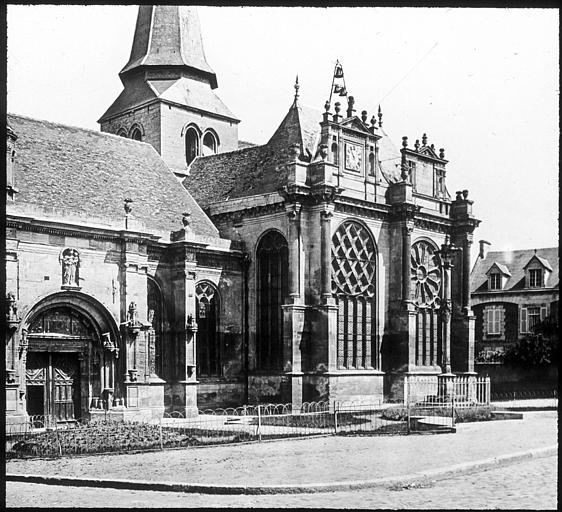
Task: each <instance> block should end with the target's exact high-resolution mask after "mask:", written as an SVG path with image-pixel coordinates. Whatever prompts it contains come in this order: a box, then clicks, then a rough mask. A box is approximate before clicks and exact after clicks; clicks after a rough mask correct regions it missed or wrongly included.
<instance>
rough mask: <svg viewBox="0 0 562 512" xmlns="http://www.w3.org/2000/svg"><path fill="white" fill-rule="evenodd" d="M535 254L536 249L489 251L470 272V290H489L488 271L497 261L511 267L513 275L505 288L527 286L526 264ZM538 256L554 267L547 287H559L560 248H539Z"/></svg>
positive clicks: (514, 288)
mask: <svg viewBox="0 0 562 512" xmlns="http://www.w3.org/2000/svg"><path fill="white" fill-rule="evenodd" d="M533 256H535V250H534V249H522V250H517V251H489V252H488V253H487V254H486V257H485V258H484V259H481V258H478V259H477V260H476V263H475V264H474V268H473V269H472V272H471V274H470V290H471V291H472V292H486V291H488V276H487V275H486V272H488V270H490V267H491V266H492V265H493V264H494V263H496V264H497V265H498V266H500V265H502V266H505V267H507V269H509V272H510V274H511V277H509V278H508V280H507V282H506V284H505V287H504V291H505V290H519V289H523V288H524V286H525V270H524V268H525V266H526V265H527V263H528V262H529V260H531V258H533ZM537 257H538V258H539V259H542V260H546V262H547V263H548V264H549V265H550V267H551V268H552V273H551V274H550V276H549V277H548V283H547V288H558V283H559V263H558V248H557V247H549V248H546V249H537Z"/></svg>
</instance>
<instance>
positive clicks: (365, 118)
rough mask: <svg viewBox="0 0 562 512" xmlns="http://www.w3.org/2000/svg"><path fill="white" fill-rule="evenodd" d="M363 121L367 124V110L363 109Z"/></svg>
mask: <svg viewBox="0 0 562 512" xmlns="http://www.w3.org/2000/svg"><path fill="white" fill-rule="evenodd" d="M361 121H363V122H364V123H365V124H367V111H366V110H363V111H362V112H361Z"/></svg>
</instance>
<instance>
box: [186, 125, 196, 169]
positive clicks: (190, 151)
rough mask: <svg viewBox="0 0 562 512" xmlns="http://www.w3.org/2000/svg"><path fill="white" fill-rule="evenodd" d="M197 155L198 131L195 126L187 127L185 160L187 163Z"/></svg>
mask: <svg viewBox="0 0 562 512" xmlns="http://www.w3.org/2000/svg"><path fill="white" fill-rule="evenodd" d="M196 156H199V133H197V130H196V129H195V128H188V129H187V131H186V132H185V161H186V162H187V165H189V164H190V163H191V162H193V160H195V157H196Z"/></svg>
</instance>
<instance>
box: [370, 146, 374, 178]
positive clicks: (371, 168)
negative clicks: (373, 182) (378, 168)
mask: <svg viewBox="0 0 562 512" xmlns="http://www.w3.org/2000/svg"><path fill="white" fill-rule="evenodd" d="M369 174H370V175H371V176H374V175H375V154H374V153H373V152H372V151H371V152H370V153H369Z"/></svg>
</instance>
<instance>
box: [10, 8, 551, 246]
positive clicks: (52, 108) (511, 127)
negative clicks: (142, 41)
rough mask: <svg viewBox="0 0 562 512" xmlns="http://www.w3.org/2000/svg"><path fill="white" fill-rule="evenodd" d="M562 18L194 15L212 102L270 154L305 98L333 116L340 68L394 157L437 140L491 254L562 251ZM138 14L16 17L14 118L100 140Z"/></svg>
mask: <svg viewBox="0 0 562 512" xmlns="http://www.w3.org/2000/svg"><path fill="white" fill-rule="evenodd" d="M558 14H559V13H558V10H556V9H467V8H458V9H450V8H449V9H445V8H365V7H351V8H304V7H294V8H287V7H267V8H256V7H199V17H200V20H201V27H202V33H203V43H204V45H205V53H206V56H207V61H208V62H209V64H210V65H211V67H212V68H213V69H214V71H215V72H216V74H217V77H218V83H219V88H218V90H217V91H216V92H217V93H218V94H219V96H220V97H221V98H222V100H223V101H224V102H225V103H226V105H228V107H229V108H230V109H231V110H232V112H234V114H235V115H237V116H238V117H239V118H240V119H241V120H242V122H241V123H240V127H239V136H240V139H242V140H249V141H252V142H255V143H264V142H266V141H267V140H268V139H269V137H270V136H271V135H272V134H273V132H274V131H275V129H276V127H277V126H278V124H279V123H280V122H281V120H282V119H283V117H284V115H285V113H286V112H287V110H288V108H289V106H290V104H291V102H292V99H293V94H294V89H293V84H294V81H295V75H296V74H298V75H299V83H300V85H301V87H300V98H301V102H302V103H303V104H305V105H308V106H311V107H314V108H316V109H318V110H319V111H322V110H323V105H324V102H325V101H326V99H327V97H328V95H329V92H330V84H331V78H332V73H333V68H334V64H335V61H336V59H339V60H340V62H341V63H342V64H343V69H344V73H345V81H346V85H347V89H348V92H349V93H350V94H352V95H353V96H354V97H355V108H356V109H357V112H361V110H367V111H368V112H369V118H370V117H371V115H372V114H373V113H375V110H376V108H377V106H378V104H379V103H380V104H381V106H382V109H383V114H384V118H383V126H384V128H385V131H387V133H389V134H390V135H391V137H392V138H393V140H394V142H395V144H396V146H398V147H400V143H401V138H402V136H403V135H407V136H408V138H409V141H410V145H413V143H414V141H415V139H421V136H422V134H423V133H427V135H428V143H429V144H431V143H434V144H435V146H436V147H437V148H441V147H444V148H445V155H446V158H447V159H448V160H449V164H448V167H447V169H448V175H447V187H448V189H449V191H450V193H451V195H452V196H453V197H454V192H455V190H461V189H465V188H466V189H468V190H469V192H470V193H469V198H470V199H473V200H474V213H475V214H476V216H477V217H478V218H479V219H481V220H482V223H481V225H480V227H479V228H478V229H477V231H476V232H475V247H474V249H475V251H474V252H476V251H477V246H478V244H477V243H476V242H477V240H479V239H482V238H483V239H486V240H488V241H489V242H491V243H492V247H491V250H508V249H524V248H529V249H532V248H538V247H555V246H557V245H558V154H559V148H558V141H559V131H558V130H559V128H558V127H559V117H558V95H559V89H558V87H559V65H558V62H559V61H558V59H559V42H558V21H559V20H558ZM136 16H137V7H134V6H47V5H41V6H13V5H10V6H8V18H7V21H8V84H7V85H8V111H9V112H13V113H17V114H22V115H27V116H31V117H36V118H39V119H47V120H50V121H56V122H61V123H65V124H70V125H75V126H81V127H85V128H92V129H98V128H99V125H98V124H97V122H96V121H97V119H98V118H99V117H100V116H101V115H102V114H103V113H104V112H105V110H106V109H107V107H108V106H109V105H110V104H111V103H112V102H113V100H114V99H115V98H116V97H117V95H118V94H119V93H120V91H121V90H122V86H121V82H120V81H119V78H118V72H119V71H120V70H121V68H122V67H123V66H124V65H125V64H126V62H127V61H128V58H129V53H130V50H131V42H132V38H133V33H134V27H135V21H136Z"/></svg>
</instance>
